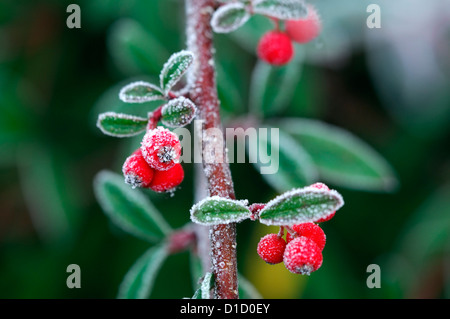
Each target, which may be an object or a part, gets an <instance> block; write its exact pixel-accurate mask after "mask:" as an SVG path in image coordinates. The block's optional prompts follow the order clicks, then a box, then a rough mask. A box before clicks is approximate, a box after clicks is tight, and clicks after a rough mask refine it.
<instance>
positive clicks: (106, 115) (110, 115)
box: [97, 112, 147, 137]
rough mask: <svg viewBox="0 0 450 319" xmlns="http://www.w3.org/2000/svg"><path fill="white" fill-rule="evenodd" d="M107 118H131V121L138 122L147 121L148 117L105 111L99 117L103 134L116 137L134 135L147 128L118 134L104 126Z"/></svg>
mask: <svg viewBox="0 0 450 319" xmlns="http://www.w3.org/2000/svg"><path fill="white" fill-rule="evenodd" d="M107 118H116V119H121V120H123V119H125V120H130V121H132V122H136V123H139V122H147V119H145V118H143V117H139V116H134V115H129V114H124V113H116V112H105V113H102V114H100V115H99V116H98V119H97V127H98V128H99V129H100V131H102V133H103V134H105V135H109V136H114V137H130V136H134V135H136V134H139V133H140V132H143V131H144V130H145V127H144V128H143V129H142V130H139V131H136V130H134V131H133V132H130V133H128V134H126V133H120V134H116V133H113V132H111V131H108V130H106V129H105V127H104V126H103V121H104V120H106V119H107Z"/></svg>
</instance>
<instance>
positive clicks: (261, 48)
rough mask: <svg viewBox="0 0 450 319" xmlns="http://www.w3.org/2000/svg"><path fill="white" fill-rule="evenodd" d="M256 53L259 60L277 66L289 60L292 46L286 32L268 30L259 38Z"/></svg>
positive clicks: (291, 55) (292, 52) (291, 54)
mask: <svg viewBox="0 0 450 319" xmlns="http://www.w3.org/2000/svg"><path fill="white" fill-rule="evenodd" d="M257 53H258V57H259V58H260V59H261V60H263V61H265V62H267V63H269V64H272V65H277V66H279V65H284V64H286V63H288V62H289V61H291V59H292V57H293V55H294V46H293V45H292V41H291V39H290V38H289V37H288V36H287V34H286V33H284V32H281V31H269V32H267V33H266V34H264V35H263V36H262V37H261V39H260V40H259V43H258V47H257Z"/></svg>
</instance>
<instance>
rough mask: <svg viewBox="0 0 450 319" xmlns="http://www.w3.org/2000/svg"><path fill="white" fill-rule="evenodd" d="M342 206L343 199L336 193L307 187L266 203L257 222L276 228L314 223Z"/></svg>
mask: <svg viewBox="0 0 450 319" xmlns="http://www.w3.org/2000/svg"><path fill="white" fill-rule="evenodd" d="M343 205H344V199H343V198H342V196H341V194H339V193H338V192H337V191H335V190H325V189H316V188H314V187H310V186H308V187H304V188H300V189H293V190H291V191H289V192H286V193H284V194H281V195H280V196H277V197H276V198H274V199H273V200H271V201H270V202H268V203H267V204H266V206H265V207H264V208H263V209H262V210H261V211H260V213H259V221H260V222H261V223H262V224H265V225H277V226H282V225H293V224H300V223H308V222H315V221H317V220H319V219H322V218H326V217H328V216H329V215H331V214H332V213H333V212H335V211H337V210H338V209H339V208H341V207H342V206H343Z"/></svg>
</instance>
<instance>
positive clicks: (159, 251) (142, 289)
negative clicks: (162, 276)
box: [117, 244, 168, 299]
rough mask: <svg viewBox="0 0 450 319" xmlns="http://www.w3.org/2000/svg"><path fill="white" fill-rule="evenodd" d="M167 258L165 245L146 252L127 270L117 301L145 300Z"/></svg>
mask: <svg viewBox="0 0 450 319" xmlns="http://www.w3.org/2000/svg"><path fill="white" fill-rule="evenodd" d="M167 256H168V251H167V247H166V245H165V244H159V245H157V246H154V247H152V248H150V249H149V250H147V251H146V252H145V253H144V254H143V255H142V256H141V257H140V258H139V259H138V260H137V261H136V262H135V263H134V265H133V266H132V267H131V268H130V270H128V272H127V274H126V275H125V277H124V279H123V281H122V283H121V284H120V287H119V293H118V296H117V298H119V299H145V298H148V297H149V296H150V293H151V291H152V288H153V283H154V281H155V278H156V275H157V273H158V271H159V269H160V268H161V266H162V264H163V263H164V261H165V260H166V257H167Z"/></svg>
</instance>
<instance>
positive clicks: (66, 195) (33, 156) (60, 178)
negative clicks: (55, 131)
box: [14, 141, 85, 247]
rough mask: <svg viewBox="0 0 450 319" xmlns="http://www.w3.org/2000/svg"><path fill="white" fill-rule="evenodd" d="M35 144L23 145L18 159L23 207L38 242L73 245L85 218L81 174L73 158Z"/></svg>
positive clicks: (39, 143)
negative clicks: (75, 168)
mask: <svg viewBox="0 0 450 319" xmlns="http://www.w3.org/2000/svg"><path fill="white" fill-rule="evenodd" d="M48 147H49V145H48V143H44V142H42V141H41V142H39V141H35V142H34V143H32V144H31V143H30V144H23V145H20V147H19V149H18V152H17V154H16V156H15V157H14V158H15V160H16V161H15V164H16V165H17V169H18V173H19V174H18V175H19V178H20V186H21V189H22V193H23V194H22V196H23V198H24V205H26V209H27V211H28V213H29V214H30V218H31V221H32V223H33V226H34V228H35V231H36V234H37V235H38V236H39V240H41V241H42V242H43V243H46V244H50V245H57V246H60V247H62V246H64V245H65V246H67V244H69V243H74V242H75V241H76V238H77V234H78V233H79V232H80V230H81V229H82V228H81V227H82V225H83V223H82V221H83V218H84V217H85V215H84V214H83V213H84V209H83V207H81V206H82V205H80V202H81V200H80V198H82V196H83V195H82V194H80V192H81V190H80V189H79V184H78V182H79V179H78V178H79V176H78V175H79V174H78V172H74V171H73V170H72V169H71V168H72V167H73V164H74V162H73V158H70V157H69V156H64V154H63V153H58V152H55V150H54V149H51V148H48ZM71 161H72V162H71Z"/></svg>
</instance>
